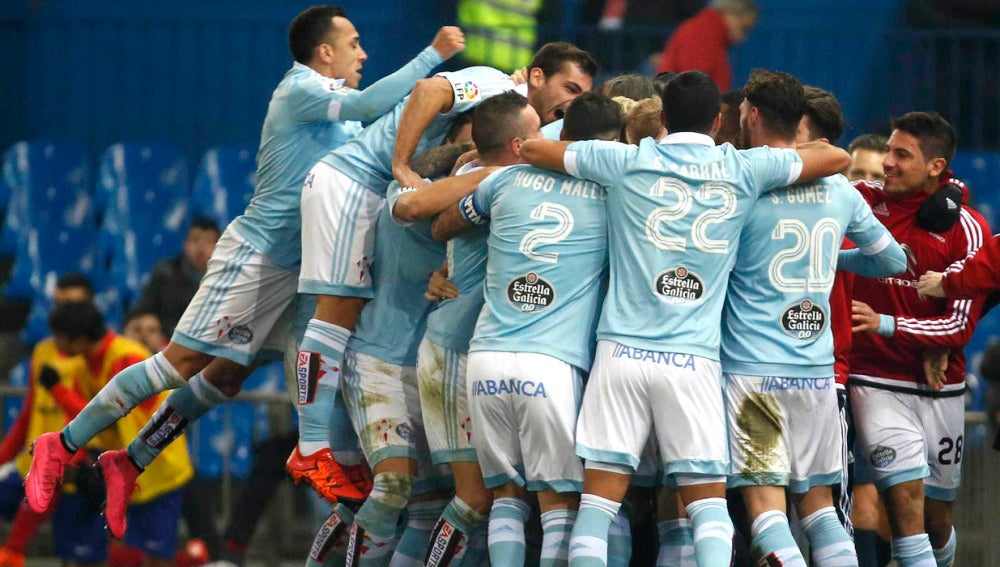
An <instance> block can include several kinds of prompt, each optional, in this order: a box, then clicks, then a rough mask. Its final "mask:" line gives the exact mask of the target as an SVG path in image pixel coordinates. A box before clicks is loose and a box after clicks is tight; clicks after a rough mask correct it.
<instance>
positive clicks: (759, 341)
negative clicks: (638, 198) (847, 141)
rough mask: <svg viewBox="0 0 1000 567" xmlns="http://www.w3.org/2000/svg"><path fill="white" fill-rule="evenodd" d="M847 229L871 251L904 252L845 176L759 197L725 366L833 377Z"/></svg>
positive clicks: (732, 293)
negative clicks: (834, 298) (834, 323)
mask: <svg viewBox="0 0 1000 567" xmlns="http://www.w3.org/2000/svg"><path fill="white" fill-rule="evenodd" d="M845 232H846V235H847V237H848V238H850V239H851V240H852V241H853V242H854V243H855V244H857V245H858V247H859V248H860V249H861V250H862V251H863V252H864V253H865V254H866V255H874V254H880V253H885V252H897V254H898V255H899V256H900V257H902V250H898V251H896V250H895V248H899V245H898V244H896V242H895V241H894V240H893V238H892V235H891V234H890V233H889V231H888V229H886V228H885V226H883V225H882V223H880V222H879V221H878V219H876V218H875V216H874V215H873V214H872V211H871V208H869V206H868V204H867V203H866V202H865V200H864V198H862V196H861V194H860V193H858V191H857V190H855V189H854V187H852V186H851V185H850V183H848V182H847V179H845V178H844V176H842V175H835V176H832V177H827V178H824V179H819V180H816V181H813V182H810V183H803V184H799V185H793V186H791V187H786V188H783V189H778V190H776V191H774V192H772V193H770V194H768V195H764V196H762V197H761V198H759V199H758V200H757V203H756V205H755V206H754V208H753V211H752V213H751V214H750V218H749V220H748V221H747V223H746V226H744V227H743V233H742V234H741V235H740V243H739V252H738V253H737V256H736V265H735V266H734V267H733V272H732V274H731V275H730V276H729V291H728V293H727V294H726V305H725V308H724V310H723V315H722V370H723V372H728V373H733V374H744V375H749V376H776V377H781V378H829V377H830V376H833V375H834V371H833V333H832V331H831V330H830V290H831V289H832V288H833V279H834V275H835V274H836V270H837V257H838V254H839V252H840V247H841V242H842V241H843V238H844V235H845ZM885 275H888V274H885Z"/></svg>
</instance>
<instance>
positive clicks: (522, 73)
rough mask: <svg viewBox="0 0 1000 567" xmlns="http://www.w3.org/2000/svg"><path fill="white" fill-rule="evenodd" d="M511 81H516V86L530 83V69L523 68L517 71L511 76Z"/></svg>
mask: <svg viewBox="0 0 1000 567" xmlns="http://www.w3.org/2000/svg"><path fill="white" fill-rule="evenodd" d="M510 80H512V81H514V84H515V85H523V84H524V83H527V82H528V68H527V67H521V68H520V69H518V70H517V71H514V72H513V73H511V74H510Z"/></svg>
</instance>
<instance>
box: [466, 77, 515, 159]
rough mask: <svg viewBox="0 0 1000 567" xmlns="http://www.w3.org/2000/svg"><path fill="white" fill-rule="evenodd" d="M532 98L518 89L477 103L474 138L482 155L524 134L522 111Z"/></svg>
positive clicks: (473, 121) (474, 115)
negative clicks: (528, 97) (529, 98)
mask: <svg viewBox="0 0 1000 567" xmlns="http://www.w3.org/2000/svg"><path fill="white" fill-rule="evenodd" d="M526 106H528V99H527V98H526V97H525V96H524V95H522V94H519V93H518V92H516V91H507V92H505V93H501V94H498V95H496V96H492V97H490V98H488V99H486V100H484V101H483V102H482V103H480V104H479V106H477V107H476V111H475V112H474V113H473V115H472V141H473V142H475V143H476V148H478V149H479V153H480V154H482V155H488V154H490V153H493V152H496V151H497V150H499V149H501V148H503V147H504V146H506V145H507V142H509V141H511V140H512V139H514V138H516V137H518V136H520V135H522V134H523V132H521V119H520V116H519V115H520V114H521V111H522V110H524V107H526Z"/></svg>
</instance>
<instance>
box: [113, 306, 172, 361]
mask: <svg viewBox="0 0 1000 567" xmlns="http://www.w3.org/2000/svg"><path fill="white" fill-rule="evenodd" d="M122 334H123V335H125V337H127V338H129V339H132V340H133V341H135V342H137V343H139V344H141V345H142V346H144V347H146V348H148V349H149V352H154V353H155V352H160V351H161V350H163V347H165V346H166V344H167V338H166V336H164V334H163V328H162V327H161V326H160V318H159V317H157V316H156V313H153V312H152V311H141V310H139V309H133V310H131V311H129V312H128V313H126V314H125V332H124V333H122Z"/></svg>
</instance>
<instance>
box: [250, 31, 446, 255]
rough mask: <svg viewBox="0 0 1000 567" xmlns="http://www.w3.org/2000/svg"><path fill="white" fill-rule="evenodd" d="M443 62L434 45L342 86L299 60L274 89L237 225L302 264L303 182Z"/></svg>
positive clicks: (265, 249) (271, 251) (263, 247)
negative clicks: (381, 74) (357, 83)
mask: <svg viewBox="0 0 1000 567" xmlns="http://www.w3.org/2000/svg"><path fill="white" fill-rule="evenodd" d="M440 63H441V56H440V54H438V52H437V50H435V49H434V48H432V47H428V48H426V49H424V51H422V52H421V53H420V54H419V55H418V56H417V57H415V58H414V59H413V60H412V61H410V62H409V63H407V64H406V66H404V67H403V68H401V69H400V70H398V71H396V72H395V73H393V74H392V75H389V76H388V77H385V78H384V79H382V80H380V81H378V82H376V83H375V84H374V85H372V86H370V87H368V88H367V89H365V90H363V91H358V90H356V89H352V88H348V87H344V86H343V80H342V79H330V78H327V77H324V76H323V75H320V74H319V73H317V72H316V71H314V70H312V69H310V68H309V67H307V66H305V65H302V64H301V63H296V64H295V65H294V66H292V68H291V69H290V70H289V71H288V72H287V73H285V77H284V78H283V79H282V80H281V82H280V83H278V87H277V88H276V89H275V90H274V94H272V95H271V102H270V104H269V105H268V107H267V116H266V117H265V118H264V128H263V130H262V132H261V137H260V149H259V150H258V152H257V181H256V185H255V188H254V194H253V199H251V201H250V204H249V205H247V209H246V211H245V212H244V213H243V214H242V215H241V216H239V217H237V218H236V219H235V220H234V221H233V226H234V227H235V229H236V231H237V232H239V234H240V235H241V236H242V237H243V238H244V239H246V240H247V241H248V242H249V243H250V245H251V246H253V247H254V248H256V249H257V250H258V251H259V252H261V253H262V254H263V255H264V256H266V257H267V258H268V259H270V260H271V261H272V262H274V263H275V264H277V265H279V266H283V267H293V266H297V265H298V264H299V262H300V261H301V259H302V241H301V235H300V231H301V212H300V211H299V208H300V203H301V197H302V183H303V182H304V181H305V179H306V174H308V173H309V170H310V169H312V167H313V166H314V165H316V162H317V161H319V159H320V158H321V157H323V155H324V154H326V153H327V152H329V151H330V150H331V149H333V148H336V147H339V146H341V145H343V144H344V143H345V142H347V141H348V140H351V139H353V138H355V137H356V136H357V135H358V134H359V133H360V132H361V123H360V122H359V121H368V120H374V119H375V118H377V117H379V116H381V115H382V114H384V113H386V112H388V111H389V110H391V109H392V107H393V106H394V105H395V104H396V103H398V102H399V100H400V99H402V98H403V97H404V96H406V93H408V92H409V91H410V89H411V88H413V85H414V83H416V81H417V80H418V79H420V78H422V77H424V76H426V75H427V73H429V72H430V71H431V70H432V69H433V68H434V67H435V66H437V65H439V64H440Z"/></svg>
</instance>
